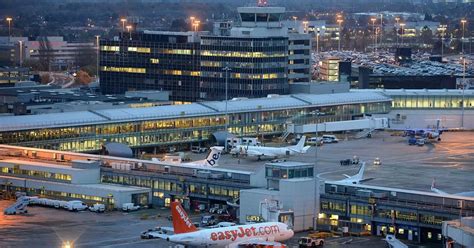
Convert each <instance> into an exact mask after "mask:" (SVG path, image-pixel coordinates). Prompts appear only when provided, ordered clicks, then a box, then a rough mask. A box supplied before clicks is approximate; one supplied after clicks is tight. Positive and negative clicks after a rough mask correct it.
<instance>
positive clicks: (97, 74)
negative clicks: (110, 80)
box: [95, 35, 100, 81]
mask: <svg viewBox="0 0 474 248" xmlns="http://www.w3.org/2000/svg"><path fill="white" fill-rule="evenodd" d="M95 39H96V42H97V64H96V67H97V68H96V69H97V70H96V74H95V77H96V79H99V54H100V46H99V39H100V35H96V36H95ZM97 81H98V80H97Z"/></svg>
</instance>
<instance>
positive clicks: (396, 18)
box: [395, 16, 400, 45]
mask: <svg viewBox="0 0 474 248" xmlns="http://www.w3.org/2000/svg"><path fill="white" fill-rule="evenodd" d="M395 21H396V22H397V26H396V27H397V34H396V36H397V45H398V22H399V21H400V17H398V16H397V17H395Z"/></svg>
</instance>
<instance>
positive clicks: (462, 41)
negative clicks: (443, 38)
mask: <svg viewBox="0 0 474 248" xmlns="http://www.w3.org/2000/svg"><path fill="white" fill-rule="evenodd" d="M466 23H467V20H466V19H462V20H461V24H462V38H461V47H462V54H464V31H465V26H466Z"/></svg>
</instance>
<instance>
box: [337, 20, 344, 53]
mask: <svg viewBox="0 0 474 248" xmlns="http://www.w3.org/2000/svg"><path fill="white" fill-rule="evenodd" d="M342 22H343V20H342V19H337V23H338V24H339V37H338V38H339V39H338V41H339V43H338V45H337V50H338V51H341V36H342V26H341V24H342Z"/></svg>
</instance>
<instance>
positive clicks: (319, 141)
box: [306, 137, 324, 146]
mask: <svg viewBox="0 0 474 248" xmlns="http://www.w3.org/2000/svg"><path fill="white" fill-rule="evenodd" d="M306 143H307V144H308V145H312V146H322V145H323V144H324V142H323V138H321V137H311V138H309V139H308V140H306Z"/></svg>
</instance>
